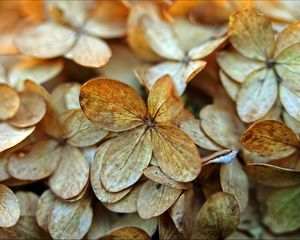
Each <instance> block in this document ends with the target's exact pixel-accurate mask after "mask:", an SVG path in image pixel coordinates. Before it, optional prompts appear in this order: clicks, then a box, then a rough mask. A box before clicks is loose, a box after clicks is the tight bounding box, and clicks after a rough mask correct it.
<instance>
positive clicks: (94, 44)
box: [65, 34, 111, 68]
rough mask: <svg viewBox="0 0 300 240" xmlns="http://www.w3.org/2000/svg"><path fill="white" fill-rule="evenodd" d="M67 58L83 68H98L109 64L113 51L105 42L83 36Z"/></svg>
mask: <svg viewBox="0 0 300 240" xmlns="http://www.w3.org/2000/svg"><path fill="white" fill-rule="evenodd" d="M65 56H66V57H67V58H70V59H73V60H74V61H75V62H76V63H78V64H80V65H82V66H86V67H95V68H96V67H101V66H103V65H105V64H107V63H108V61H109V59H110V57H111V50H110V48H109V46H108V45H107V44H106V43H105V42H104V41H103V40H101V39H98V38H94V37H90V36H88V35H85V34H82V35H81V36H80V37H79V39H78V40H77V42H76V44H75V46H74V47H73V48H72V49H71V51H69V52H68V53H66V55H65Z"/></svg>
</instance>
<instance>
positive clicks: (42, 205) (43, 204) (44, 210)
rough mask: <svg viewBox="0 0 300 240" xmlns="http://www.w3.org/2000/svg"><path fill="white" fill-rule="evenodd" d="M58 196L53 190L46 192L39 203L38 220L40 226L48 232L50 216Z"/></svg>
mask: <svg viewBox="0 0 300 240" xmlns="http://www.w3.org/2000/svg"><path fill="white" fill-rule="evenodd" d="M55 200H56V196H55V195H54V194H53V193H52V191H51V190H46V191H45V192H43V194H42V195H41V196H40V198H39V200H38V203H37V211H36V220H37V223H38V225H39V226H40V227H41V228H42V229H44V230H45V231H47V232H48V221H49V215H50V213H51V211H52V208H53V205H54V202H55Z"/></svg>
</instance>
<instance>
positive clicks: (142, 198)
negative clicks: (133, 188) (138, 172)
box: [137, 180, 182, 219]
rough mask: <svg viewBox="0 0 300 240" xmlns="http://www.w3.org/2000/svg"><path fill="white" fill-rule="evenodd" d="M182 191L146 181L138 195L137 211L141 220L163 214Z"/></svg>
mask: <svg viewBox="0 0 300 240" xmlns="http://www.w3.org/2000/svg"><path fill="white" fill-rule="evenodd" d="M181 192H182V190H179V189H175V188H171V187H168V186H165V185H161V184H159V183H156V182H153V181H151V180H147V181H146V182H145V183H144V184H143V186H142V188H141V190H140V192H139V195H138V200H137V210H138V213H139V215H140V217H141V218H144V219H148V218H151V217H156V216H159V215H161V214H163V213H164V212H165V211H166V210H168V209H169V208H170V207H171V206H172V205H173V204H174V202H175V201H176V199H177V198H178V197H179V195H180V194H181Z"/></svg>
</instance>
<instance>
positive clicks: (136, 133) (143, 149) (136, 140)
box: [101, 126, 152, 192]
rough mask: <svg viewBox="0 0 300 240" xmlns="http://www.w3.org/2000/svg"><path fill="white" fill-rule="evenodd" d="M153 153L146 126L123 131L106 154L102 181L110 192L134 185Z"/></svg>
mask: <svg viewBox="0 0 300 240" xmlns="http://www.w3.org/2000/svg"><path fill="white" fill-rule="evenodd" d="M151 155H152V146H151V138H150V132H149V131H148V130H146V129H145V127H144V126H142V127H138V128H135V129H133V130H130V131H126V132H124V133H121V134H120V135H119V136H118V137H116V138H115V139H113V140H112V143H111V144H110V146H109V147H108V150H107V152H106V154H105V156H104V160H103V166H102V169H101V181H102V184H103V185H104V187H105V188H106V189H107V190H108V191H110V192H119V191H121V190H123V189H126V188H127V187H130V186H132V185H133V184H134V183H136V182H137V181H138V179H139V178H140V177H141V176H142V174H143V170H144V169H145V168H146V167H147V166H148V165H149V163H150V160H151Z"/></svg>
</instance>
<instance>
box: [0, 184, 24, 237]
mask: <svg viewBox="0 0 300 240" xmlns="http://www.w3.org/2000/svg"><path fill="white" fill-rule="evenodd" d="M19 217H20V207H19V204H18V199H17V197H16V196H15V194H14V193H13V191H12V190H10V189H9V188H8V187H6V186H5V185H2V184H0V227H5V228H7V227H11V226H13V225H15V224H16V223H17V221H18V219H19ZM0 233H1V232H0Z"/></svg>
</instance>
